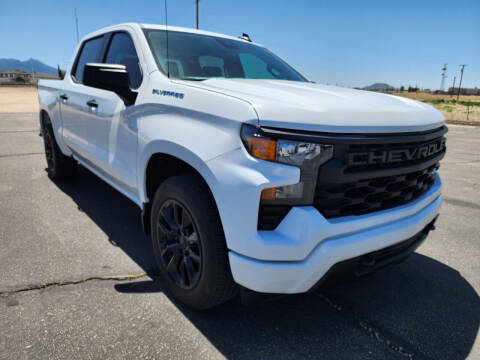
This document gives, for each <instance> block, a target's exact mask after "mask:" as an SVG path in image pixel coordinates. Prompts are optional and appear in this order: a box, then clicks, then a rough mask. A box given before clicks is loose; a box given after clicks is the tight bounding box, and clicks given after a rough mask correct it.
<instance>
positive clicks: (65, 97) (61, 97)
mask: <svg viewBox="0 0 480 360" xmlns="http://www.w3.org/2000/svg"><path fill="white" fill-rule="evenodd" d="M60 99H62V100H68V96H67V95H66V94H62V95H60Z"/></svg>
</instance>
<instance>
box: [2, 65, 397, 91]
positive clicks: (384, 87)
mask: <svg viewBox="0 0 480 360" xmlns="http://www.w3.org/2000/svg"><path fill="white" fill-rule="evenodd" d="M1 65H2V64H1V63H0V66H1ZM363 89H364V90H375V91H386V90H391V89H393V86H392V85H388V84H384V83H375V84H372V85H370V86H365V87H364V88H363Z"/></svg>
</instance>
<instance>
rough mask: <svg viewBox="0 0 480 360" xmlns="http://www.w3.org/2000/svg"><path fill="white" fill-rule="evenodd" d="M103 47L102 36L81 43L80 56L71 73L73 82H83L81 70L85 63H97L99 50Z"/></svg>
mask: <svg viewBox="0 0 480 360" xmlns="http://www.w3.org/2000/svg"><path fill="white" fill-rule="evenodd" d="M102 45H103V36H100V37H97V38H95V39H92V40H87V41H85V42H84V43H83V46H82V50H81V53H80V56H79V57H78V59H77V64H76V65H75V70H74V72H73V73H72V75H73V77H74V78H75V80H77V81H78V82H83V68H84V67H85V64H86V63H90V62H98V61H99V58H100V50H101V49H102Z"/></svg>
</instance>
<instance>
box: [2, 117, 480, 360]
mask: <svg viewBox="0 0 480 360" xmlns="http://www.w3.org/2000/svg"><path fill="white" fill-rule="evenodd" d="M0 111H1V110H0ZM447 146H448V155H447V157H446V159H444V161H443V162H442V167H441V169H440V172H441V174H442V179H443V182H444V198H445V201H444V205H443V209H442V212H441V216H440V218H439V221H438V222H437V230H436V231H434V232H432V233H431V234H430V236H429V238H428V239H427V240H426V242H425V243H424V245H422V246H421V247H420V249H419V250H418V253H417V254H414V255H413V256H412V257H411V258H410V259H408V260H407V261H406V262H404V263H402V264H400V265H396V266H392V267H389V268H387V269H385V270H383V271H381V272H378V273H376V274H374V275H373V276H370V277H368V278H365V279H362V280H360V281H357V282H354V283H344V284H340V285H337V286H332V287H328V288H323V289H320V290H319V292H317V293H313V294H306V295H296V296H288V297H281V298H277V299H270V298H269V299H266V300H265V301H262V302H261V303H259V304H257V305H255V306H252V307H244V306H242V305H240V304H239V302H238V301H237V300H234V301H232V302H230V303H228V304H225V305H223V306H221V307H219V308H217V309H214V310H212V311H209V312H204V313H199V312H194V311H191V310H189V309H187V308H185V307H184V306H182V305H181V304H179V303H177V302H176V301H175V300H173V299H172V298H171V296H170V294H169V292H168V291H167V290H166V289H165V288H164V286H163V282H162V280H161V279H159V278H158V277H157V276H156V269H155V266H154V261H153V257H152V254H151V245H150V239H149V238H148V237H146V236H145V235H143V234H142V232H141V226H140V210H139V209H138V208H137V207H136V206H135V205H134V204H133V203H132V202H130V201H129V200H128V199H126V198H125V197H123V196H122V195H121V194H119V193H118V192H117V191H115V190H114V189H112V188H110V187H109V186H108V185H106V184H105V183H103V182H102V181H101V180H99V179H98V178H96V177H95V176H94V175H92V174H90V173H89V172H88V171H86V170H85V169H83V168H80V171H79V173H78V176H77V177H76V178H75V179H74V180H73V181H71V182H65V183H54V182H52V181H51V180H50V179H49V178H48V177H47V175H46V172H45V166H46V165H45V159H44V156H43V147H42V139H41V138H40V137H38V132H37V124H36V118H35V114H32V113H0V168H1V169H2V170H1V172H0V204H1V206H0V359H13V358H14V359H44V358H49V359H50V358H54V359H77V358H78V359H97V358H125V359H132V358H137V359H140V358H145V359H153V358H155V359H172V358H182V359H222V358H228V359H330V358H331V359H349V360H350V359H464V358H466V357H469V358H471V359H478V358H480V340H479V338H478V337H479V335H478V330H479V324H480V299H479V296H478V292H479V289H480V261H479V258H480V241H479V240H480V235H479V234H480V221H479V220H478V219H479V217H480V206H479V204H480V129H479V128H471V127H464V126H453V125H452V126H450V132H449V134H448V141H447Z"/></svg>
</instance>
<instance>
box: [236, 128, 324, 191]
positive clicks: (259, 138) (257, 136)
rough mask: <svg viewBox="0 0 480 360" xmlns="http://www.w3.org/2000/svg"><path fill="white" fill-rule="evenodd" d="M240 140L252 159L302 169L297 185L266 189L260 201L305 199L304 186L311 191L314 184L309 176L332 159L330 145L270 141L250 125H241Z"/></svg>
mask: <svg viewBox="0 0 480 360" xmlns="http://www.w3.org/2000/svg"><path fill="white" fill-rule="evenodd" d="M241 138H242V141H243V144H244V145H245V148H246V149H247V151H248V152H249V153H250V155H252V156H253V157H256V158H258V159H262V160H268V161H275V162H279V163H282V164H287V165H293V166H298V167H300V168H301V170H302V171H301V177H300V182H299V183H297V184H294V185H288V186H281V187H276V188H268V189H265V190H263V192H262V200H276V199H302V198H303V199H304V198H305V197H304V189H305V187H308V188H309V190H311V189H310V188H311V187H312V185H313V184H312V182H314V180H313V179H311V177H312V175H315V174H316V170H317V169H318V167H319V166H320V165H322V164H323V163H325V162H327V161H328V160H330V159H331V158H332V156H333V146H332V145H329V144H317V143H309V142H304V141H295V140H286V139H275V138H271V137H268V136H265V135H263V134H262V131H261V129H259V128H258V127H256V126H253V125H247V124H244V125H242V129H241ZM305 178H308V179H305ZM305 180H308V183H305V182H306V181H305Z"/></svg>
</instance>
